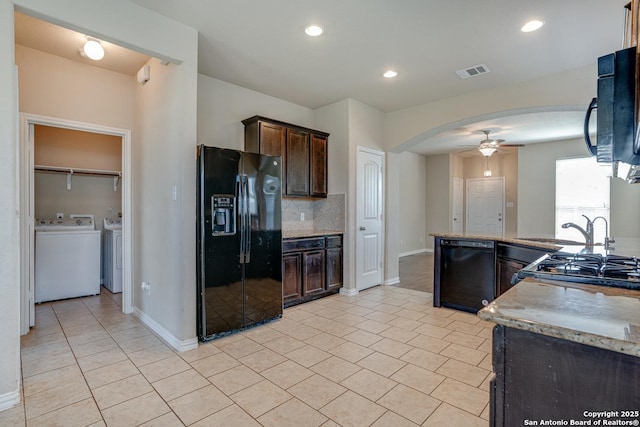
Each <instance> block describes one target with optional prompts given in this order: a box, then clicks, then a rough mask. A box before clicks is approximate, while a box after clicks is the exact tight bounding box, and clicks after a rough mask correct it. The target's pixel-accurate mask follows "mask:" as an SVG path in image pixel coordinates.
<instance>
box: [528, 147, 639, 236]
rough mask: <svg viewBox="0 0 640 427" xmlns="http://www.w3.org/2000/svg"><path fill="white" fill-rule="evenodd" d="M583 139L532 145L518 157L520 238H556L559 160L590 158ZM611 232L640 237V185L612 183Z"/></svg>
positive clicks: (614, 181)
mask: <svg viewBox="0 0 640 427" xmlns="http://www.w3.org/2000/svg"><path fill="white" fill-rule="evenodd" d="M587 156H588V152H587V149H586V147H585V145H584V141H583V140H582V139H572V140H566V141H557V142H547V143H540V144H531V145H528V146H526V147H522V148H520V149H519V155H518V206H519V208H518V235H519V236H521V237H547V236H549V237H554V234H555V194H556V193H555V177H556V169H555V168H556V159H562V158H571V157H587ZM610 196H611V210H610V219H611V224H610V226H611V233H612V235H613V236H619V237H640V221H638V212H639V209H640V185H638V184H635V185H631V184H627V183H625V182H624V181H622V180H619V179H614V180H612V181H611V193H610Z"/></svg>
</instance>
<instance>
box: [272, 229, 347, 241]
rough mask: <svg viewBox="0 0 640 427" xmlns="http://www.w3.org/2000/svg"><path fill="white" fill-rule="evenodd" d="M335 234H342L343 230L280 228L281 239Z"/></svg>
mask: <svg viewBox="0 0 640 427" xmlns="http://www.w3.org/2000/svg"><path fill="white" fill-rule="evenodd" d="M336 234H344V231H343V230H322V229H312V230H282V238H283V239H298V238H302V237H318V236H332V235H336Z"/></svg>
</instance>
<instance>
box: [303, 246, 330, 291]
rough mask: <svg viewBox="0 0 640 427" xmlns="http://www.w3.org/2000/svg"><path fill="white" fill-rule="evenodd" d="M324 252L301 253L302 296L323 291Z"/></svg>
mask: <svg viewBox="0 0 640 427" xmlns="http://www.w3.org/2000/svg"><path fill="white" fill-rule="evenodd" d="M324 253H325V251H324V250H321V251H310V252H303V253H302V288H303V293H304V295H312V294H316V293H318V292H323V291H324V266H325V263H324V258H325V257H324Z"/></svg>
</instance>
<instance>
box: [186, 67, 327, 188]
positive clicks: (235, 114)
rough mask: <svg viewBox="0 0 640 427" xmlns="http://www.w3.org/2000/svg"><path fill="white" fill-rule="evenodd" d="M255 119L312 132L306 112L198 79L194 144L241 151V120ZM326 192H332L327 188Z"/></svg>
mask: <svg viewBox="0 0 640 427" xmlns="http://www.w3.org/2000/svg"><path fill="white" fill-rule="evenodd" d="M256 115H258V116H265V117H269V118H271V119H274V120H280V121H283V122H287V123H292V124H296V125H300V126H304V127H308V128H312V129H315V128H316V127H315V125H314V112H313V110H311V109H310V108H306V107H302V106H300V105H297V104H293V103H291V102H288V101H284V100H282V99H279V98H274V97H273V96H269V95H265V94H263V93H260V92H256V91H253V90H250V89H245V88H243V87H240V86H236V85H233V84H231V83H226V82H223V81H222V80H217V79H214V78H212V77H208V76H205V75H203V74H199V75H198V144H205V145H210V146H214V147H222V148H231V149H235V150H242V149H244V125H243V124H242V120H244V119H248V118H249V117H253V116H256ZM318 130H325V129H324V128H318ZM327 132H329V131H327ZM332 143H333V135H331V136H330V139H329V149H330V150H331V144H332ZM329 177H331V175H329ZM329 191H331V192H333V189H332V188H331V186H330V187H329Z"/></svg>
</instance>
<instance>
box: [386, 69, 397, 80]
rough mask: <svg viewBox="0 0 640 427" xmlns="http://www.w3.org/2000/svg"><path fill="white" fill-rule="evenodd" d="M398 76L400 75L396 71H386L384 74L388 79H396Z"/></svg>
mask: <svg viewBox="0 0 640 427" xmlns="http://www.w3.org/2000/svg"><path fill="white" fill-rule="evenodd" d="M397 75H398V73H397V72H396V71H393V70H388V71H385V72H384V74H383V75H382V76H383V77H386V78H388V79H392V78H394V77H395V76H397Z"/></svg>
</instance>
